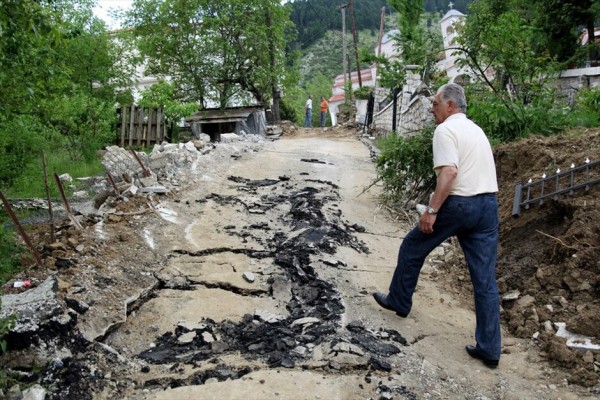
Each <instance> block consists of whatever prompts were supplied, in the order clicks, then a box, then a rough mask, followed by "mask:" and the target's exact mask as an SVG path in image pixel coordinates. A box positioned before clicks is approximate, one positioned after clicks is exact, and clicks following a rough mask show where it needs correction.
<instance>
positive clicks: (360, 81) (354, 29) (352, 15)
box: [350, 0, 362, 88]
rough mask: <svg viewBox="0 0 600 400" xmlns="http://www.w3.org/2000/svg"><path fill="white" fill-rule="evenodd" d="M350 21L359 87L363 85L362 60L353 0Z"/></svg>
mask: <svg viewBox="0 0 600 400" xmlns="http://www.w3.org/2000/svg"><path fill="white" fill-rule="evenodd" d="M350 23H351V24H352V37H353V38H354V56H355V58H356V73H357V74H358V87H359V88H361V87H362V78H361V77H360V62H359V60H358V36H357V33H356V25H355V24H354V8H353V7H352V0H350Z"/></svg>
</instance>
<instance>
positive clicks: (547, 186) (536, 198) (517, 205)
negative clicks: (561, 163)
mask: <svg viewBox="0 0 600 400" xmlns="http://www.w3.org/2000/svg"><path fill="white" fill-rule="evenodd" d="M586 161H589V160H586ZM599 165H600V161H596V162H593V163H591V162H586V163H585V164H582V165H580V166H579V167H575V166H574V165H572V166H571V168H569V169H568V170H567V171H564V172H560V170H558V171H557V173H556V175H553V176H549V177H543V178H542V179H539V180H537V181H533V180H531V179H530V180H529V182H527V183H526V184H523V183H522V182H517V184H516V185H515V198H514V201H513V210H512V216H513V217H518V216H519V215H521V208H525V209H526V210H527V209H529V207H530V206H531V205H532V204H536V203H537V204H539V205H542V204H544V201H545V200H547V199H550V198H551V199H554V200H557V199H558V196H560V195H563V194H569V195H573V194H575V191H577V190H580V189H584V190H585V191H586V192H589V191H590V188H591V187H592V186H593V185H596V184H598V183H600V178H598V174H594V172H595V171H594V169H595V168H598V166H599Z"/></svg>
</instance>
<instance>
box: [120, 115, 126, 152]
mask: <svg viewBox="0 0 600 400" xmlns="http://www.w3.org/2000/svg"><path fill="white" fill-rule="evenodd" d="M126 124H127V108H126V107H121V147H124V146H125V130H126Z"/></svg>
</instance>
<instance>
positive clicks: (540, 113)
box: [467, 85, 569, 143]
mask: <svg viewBox="0 0 600 400" xmlns="http://www.w3.org/2000/svg"><path fill="white" fill-rule="evenodd" d="M467 99H468V103H469V106H468V110H467V113H468V115H469V118H471V119H472V120H473V121H474V122H475V123H476V124H477V125H479V126H480V127H481V128H482V129H483V131H484V132H485V133H486V134H487V135H488V136H489V137H490V140H491V142H492V143H498V142H512V141H515V140H518V139H521V138H524V137H527V136H529V135H544V136H550V135H554V134H556V133H559V132H561V131H563V130H564V129H565V128H567V127H568V125H569V123H568V121H567V109H566V107H565V103H564V101H563V100H562V99H560V98H558V97H557V96H556V93H555V91H554V90H550V89H543V90H540V91H539V92H537V93H536V96H535V98H532V99H530V101H529V102H528V103H527V104H523V103H522V102H520V101H519V100H506V99H505V100H502V99H501V98H500V97H499V96H497V95H496V94H494V93H493V92H491V91H489V90H485V89H483V90H482V89H481V88H479V87H477V86H473V85H472V86H469V87H468V88H467Z"/></svg>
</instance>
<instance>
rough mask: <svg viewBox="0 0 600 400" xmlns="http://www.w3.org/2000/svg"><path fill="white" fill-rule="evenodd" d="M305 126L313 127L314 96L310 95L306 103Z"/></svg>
mask: <svg viewBox="0 0 600 400" xmlns="http://www.w3.org/2000/svg"><path fill="white" fill-rule="evenodd" d="M304 126H305V127H306V128H309V127H312V96H308V100H306V104H305V105H304Z"/></svg>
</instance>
